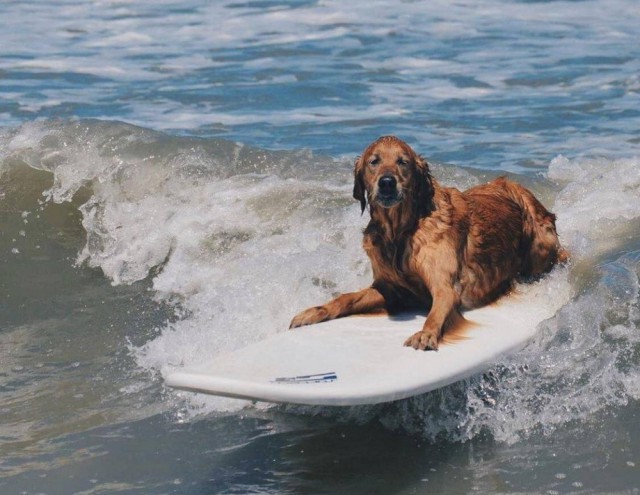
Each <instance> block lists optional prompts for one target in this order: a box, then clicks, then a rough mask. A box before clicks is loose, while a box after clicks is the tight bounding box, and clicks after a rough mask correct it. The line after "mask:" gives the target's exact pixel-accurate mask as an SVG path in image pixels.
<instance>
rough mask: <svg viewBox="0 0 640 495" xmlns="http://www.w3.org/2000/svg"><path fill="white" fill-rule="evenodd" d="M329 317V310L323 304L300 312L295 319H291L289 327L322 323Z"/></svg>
mask: <svg viewBox="0 0 640 495" xmlns="http://www.w3.org/2000/svg"><path fill="white" fill-rule="evenodd" d="M328 319H329V312H328V311H327V310H326V309H325V308H323V307H322V306H316V307H315V308H309V309H305V310H304V311H303V312H302V313H298V314H297V315H296V316H295V317H294V318H293V320H291V324H290V325H289V328H298V327H303V326H305V325H313V324H314V323H320V322H321V321H325V320H328Z"/></svg>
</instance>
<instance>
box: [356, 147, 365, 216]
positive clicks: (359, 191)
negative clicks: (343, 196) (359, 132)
mask: <svg viewBox="0 0 640 495" xmlns="http://www.w3.org/2000/svg"><path fill="white" fill-rule="evenodd" d="M362 174H363V171H362V157H361V156H359V157H358V158H356V162H355V164H354V166H353V197H354V198H355V199H357V200H358V201H360V208H362V213H364V209H365V208H366V207H367V197H366V192H365V187H364V177H363V176H362Z"/></svg>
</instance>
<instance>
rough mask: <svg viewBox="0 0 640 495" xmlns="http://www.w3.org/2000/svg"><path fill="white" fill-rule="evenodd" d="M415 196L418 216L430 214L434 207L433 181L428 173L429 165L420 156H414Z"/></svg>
mask: <svg viewBox="0 0 640 495" xmlns="http://www.w3.org/2000/svg"><path fill="white" fill-rule="evenodd" d="M416 172H417V177H416V180H417V182H418V184H417V187H416V189H417V194H416V202H417V205H416V206H417V209H418V215H419V216H421V217H423V216H426V215H428V214H429V213H431V212H432V211H433V210H434V209H435V207H434V204H433V194H434V190H433V180H432V178H431V172H430V171H429V164H428V163H427V161H426V160H425V159H424V158H422V157H421V156H420V155H416Z"/></svg>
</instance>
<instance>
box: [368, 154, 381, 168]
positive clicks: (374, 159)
mask: <svg viewBox="0 0 640 495" xmlns="http://www.w3.org/2000/svg"><path fill="white" fill-rule="evenodd" d="M379 163H380V157H379V156H374V157H372V158H371V160H369V165H371V166H372V167H375V166H377V165H378V164H379Z"/></svg>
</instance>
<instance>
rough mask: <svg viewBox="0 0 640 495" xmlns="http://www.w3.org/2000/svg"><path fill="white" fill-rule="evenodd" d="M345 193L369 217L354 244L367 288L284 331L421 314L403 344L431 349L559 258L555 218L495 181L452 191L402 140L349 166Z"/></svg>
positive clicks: (513, 187) (389, 139)
mask: <svg viewBox="0 0 640 495" xmlns="http://www.w3.org/2000/svg"><path fill="white" fill-rule="evenodd" d="M353 196H354V198H355V199H356V200H358V201H359V202H360V205H361V208H362V213H364V210H365V209H366V207H367V204H368V205H369V213H370V215H371V220H370V222H369V224H368V226H367V227H366V229H365V230H364V237H363V247H364V250H365V251H366V253H367V255H368V256H369V259H370V261H371V265H372V269H373V279H374V280H373V283H372V285H371V286H370V287H368V288H366V289H363V290H361V291H359V292H352V293H347V294H342V295H340V296H338V297H337V298H335V299H334V300H332V301H330V302H328V303H327V304H324V305H322V306H316V307H312V308H309V309H307V310H305V311H303V312H301V313H299V314H298V315H297V316H295V317H294V318H293V320H292V321H291V325H290V328H296V327H300V326H303V325H310V324H313V323H319V322H322V321H326V320H331V319H334V318H340V317H343V316H348V315H354V314H364V313H376V312H387V313H390V314H393V313H397V312H399V311H406V310H409V309H415V308H420V307H421V308H427V309H428V315H427V317H426V320H425V322H424V325H423V327H422V329H421V330H420V331H418V332H417V333H415V334H414V335H412V336H410V337H409V338H408V339H407V340H406V341H405V343H404V344H405V345H406V346H410V347H413V348H414V349H419V350H437V349H438V344H439V342H440V340H441V338H442V336H443V332H446V330H447V329H448V328H451V327H453V326H456V325H457V324H458V323H460V322H464V321H465V320H464V318H463V317H462V315H461V311H462V310H466V309H472V308H477V307H480V306H484V305H487V304H489V303H492V302H494V301H496V300H497V299H498V298H499V297H500V296H501V295H503V294H505V293H507V292H508V291H509V290H510V288H511V287H512V286H513V283H514V281H516V280H526V279H535V278H539V277H540V276H542V275H543V274H545V273H547V272H548V271H549V270H551V268H552V267H553V266H554V265H555V264H556V263H561V262H564V261H566V260H567V259H568V253H567V251H566V250H565V249H564V248H563V247H562V246H561V245H560V242H559V240H558V234H557V232H556V227H555V218H556V217H555V215H554V214H553V213H551V212H549V211H547V210H546V208H545V207H544V206H543V205H542V204H541V203H540V202H539V201H538V200H537V199H536V197H535V196H534V195H533V194H532V193H531V192H530V191H529V190H527V189H526V188H524V187H523V186H521V185H519V184H517V183H515V182H513V181H511V180H509V179H507V178H505V177H500V178H497V179H495V180H493V181H492V182H489V183H487V184H483V185H479V186H475V187H472V188H470V189H468V190H467V191H464V192H461V191H459V190H458V189H455V188H451V187H443V186H441V185H440V184H438V181H437V180H435V179H434V178H433V177H432V176H431V172H430V169H429V164H428V163H427V161H426V160H425V159H424V158H422V157H421V156H420V155H418V154H417V153H416V152H415V151H414V150H413V149H412V148H411V147H410V146H409V145H408V144H407V143H405V142H404V141H402V140H400V139H398V138H397V137H395V136H383V137H381V138H379V139H377V140H376V141H374V142H373V143H372V144H370V145H369V146H368V147H367V148H366V149H365V151H364V153H363V154H362V155H361V156H360V157H358V158H357V159H356V161H355V167H354V187H353Z"/></svg>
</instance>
